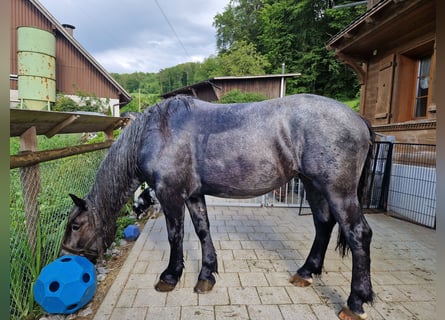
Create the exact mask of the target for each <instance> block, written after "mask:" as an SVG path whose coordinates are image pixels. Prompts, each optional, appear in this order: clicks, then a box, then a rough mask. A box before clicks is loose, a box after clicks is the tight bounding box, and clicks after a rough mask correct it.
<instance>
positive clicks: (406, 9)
mask: <svg viewBox="0 0 445 320" xmlns="http://www.w3.org/2000/svg"><path fill="white" fill-rule="evenodd" d="M434 25H435V3H434V1H431V0H410V1H397V0H381V1H379V2H378V3H376V4H375V5H374V6H373V7H371V8H370V9H369V10H368V11H366V12H365V13H364V14H363V15H361V16H359V17H358V18H356V19H355V20H354V21H353V22H351V23H350V24H349V25H348V26H346V27H345V28H344V29H343V30H341V31H340V32H339V33H337V34H336V35H334V36H333V37H332V38H331V39H329V40H328V42H327V44H326V47H327V49H328V50H335V51H336V53H342V54H346V55H348V56H350V57H354V58H356V59H357V60H363V59H366V58H369V57H370V56H372V55H373V54H375V53H374V51H375V50H376V49H381V48H382V47H385V46H387V45H389V44H391V43H393V42H394V39H396V41H397V42H399V43H400V42H402V41H406V39H407V38H408V39H409V38H410V36H411V32H412V30H413V29H415V28H422V29H423V30H425V32H426V31H427V30H430V29H431V28H433V29H434Z"/></svg>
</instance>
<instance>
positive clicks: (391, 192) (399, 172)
mask: <svg viewBox="0 0 445 320" xmlns="http://www.w3.org/2000/svg"><path fill="white" fill-rule="evenodd" d="M389 180H390V183H389V189H388V207H387V210H388V212H389V213H390V214H391V215H392V216H395V217H398V218H402V219H405V220H408V221H411V222H415V223H418V224H421V225H424V226H427V227H430V228H435V227H436V146H435V145H431V144H410V143H395V144H394V150H393V160H392V165H391V177H390V179H389Z"/></svg>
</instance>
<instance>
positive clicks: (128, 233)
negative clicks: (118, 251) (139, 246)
mask: <svg viewBox="0 0 445 320" xmlns="http://www.w3.org/2000/svg"><path fill="white" fill-rule="evenodd" d="M140 234H141V232H140V231H139V227H138V226H137V225H135V224H129V225H128V226H127V227H126V228H125V229H124V238H125V240H127V241H134V240H136V239H137V238H138V237H139V235H140Z"/></svg>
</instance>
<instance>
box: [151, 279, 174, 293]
mask: <svg viewBox="0 0 445 320" xmlns="http://www.w3.org/2000/svg"><path fill="white" fill-rule="evenodd" d="M175 287H176V285H175V284H170V283H167V282H165V281H163V280H159V281H158V283H157V284H156V285H155V289H156V291H159V292H169V291H172V290H173V289H174V288H175Z"/></svg>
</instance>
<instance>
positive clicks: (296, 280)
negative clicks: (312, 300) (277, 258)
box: [289, 272, 312, 287]
mask: <svg viewBox="0 0 445 320" xmlns="http://www.w3.org/2000/svg"><path fill="white" fill-rule="evenodd" d="M289 282H290V283H292V284H293V285H294V286H297V287H308V286H310V285H311V284H312V278H308V279H305V278H303V277H302V276H300V275H299V274H298V272H296V273H295V274H294V275H293V276H292V277H290V280H289Z"/></svg>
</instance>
